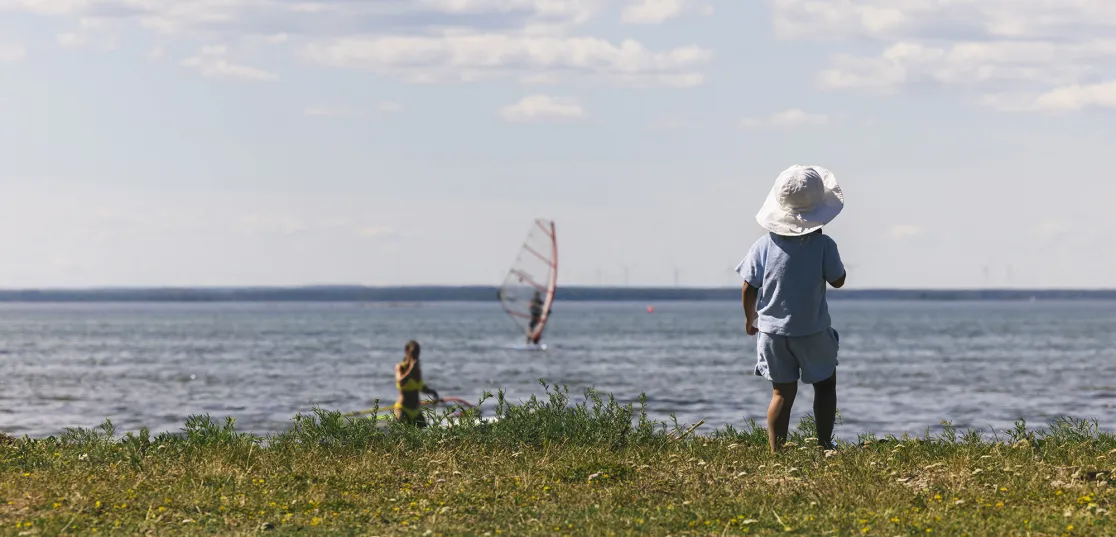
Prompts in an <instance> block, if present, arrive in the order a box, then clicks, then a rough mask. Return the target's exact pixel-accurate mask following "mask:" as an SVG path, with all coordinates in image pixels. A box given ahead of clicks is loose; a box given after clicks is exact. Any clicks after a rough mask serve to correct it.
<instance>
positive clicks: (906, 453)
mask: <svg viewBox="0 0 1116 537" xmlns="http://www.w3.org/2000/svg"><path fill="white" fill-rule="evenodd" d="M568 403H569V402H568V400H566V399H565V395H564V394H563V393H562V392H552V394H551V398H550V400H549V401H543V402H539V401H533V402H528V403H526V404H524V405H508V404H506V403H505V402H503V401H501V402H500V414H501V415H502V417H503V419H502V420H501V421H500V422H497V423H494V424H483V423H480V422H476V421H470V420H469V419H466V420H465V423H462V424H459V425H458V426H456V427H450V428H445V427H435V428H432V429H430V430H428V431H423V432H419V431H415V430H411V429H405V428H398V427H395V426H392V427H389V428H387V429H383V428H377V427H376V426H375V424H374V422H373V421H372V420H351V419H346V418H342V417H341V416H340V415H339V414H337V413H331V412H319V413H318V414H317V415H316V416H310V417H302V418H298V419H297V421H296V426H295V427H294V428H292V430H291V431H287V432H285V433H281V434H278V435H274V436H271V437H268V438H256V437H250V436H245V435H240V434H238V433H236V432H235V430H234V429H233V428H232V423H231V422H226V423H225V424H219V423H214V422H212V421H210V420H209V419H208V418H205V417H202V418H193V419H191V421H190V422H189V423H187V426H186V428H185V431H184V434H183V435H178V436H170V435H160V436H158V437H155V438H150V437H149V436H148V435H146V433H141V434H140V435H125V436H124V437H117V436H115V435H113V434H112V432H113V431H112V427H111V425H110V424H107V423H106V425H105V426H103V427H102V430H100V431H88V430H84V431H83V430H77V431H69V432H68V433H67V434H65V435H63V436H62V437H61V438H51V439H40V440H30V439H22V440H15V441H13V442H10V443H8V442H0V533H3V534H13V535H17V534H21V535H40V534H41V535H57V534H82V535H90V534H94V533H97V534H99V533H120V534H159V535H163V534H191V535H193V534H222V535H230V534H231V535H236V534H255V533H266V534H296V533H297V534H304V533H322V534H332V533H336V534H345V535H353V534H357V535H400V534H402V535H524V534H577V535H610V534H615V535H645V534H650V535H666V534H673V535H682V534H686V535H726V534H729V535H740V534H775V533H779V534H783V533H793V534H801V535H824V534H839V535H865V534H867V535H888V536H891V535H916V534H917V535H927V534H945V535H1106V534H1108V535H1111V534H1114V533H1116V524H1113V522H1112V518H1111V514H1110V512H1109V510H1110V509H1112V508H1113V502H1114V501H1116V493H1114V492H1113V487H1112V485H1113V484H1116V477H1114V476H1113V470H1116V438H1113V436H1111V435H1108V434H1105V433H1102V432H1100V431H1098V430H1097V428H1096V424H1095V423H1089V422H1081V421H1074V420H1060V421H1058V422H1055V423H1054V424H1052V425H1051V426H1050V427H1049V428H1048V429H1045V430H1043V431H1028V430H1027V429H1026V428H1025V427H1024V426H1023V424H1020V426H1019V427H1017V428H1016V429H1015V430H1012V431H1005V432H1004V434H1003V436H1002V437H1001V438H999V439H987V438H982V437H981V436H980V435H979V434H977V433H975V432H968V433H965V434H963V435H957V434H956V433H955V432H954V431H952V429H951V428H949V427H948V426H947V427H946V429H945V433H944V434H939V435H936V436H933V437H931V436H929V435H927V436H926V437H923V438H901V439H900V438H887V439H874V438H871V437H863V438H860V439H858V440H857V441H856V442H852V443H843V444H842V449H840V450H839V451H837V452H835V453H834V452H831V453H828V454H826V453H819V452H818V451H817V450H816V449H814V448H812V447H798V446H807V445H809V443H810V442H809V438H808V437H809V435H810V433H811V424H810V422H809V421H808V420H807V421H806V422H804V423H803V424H802V426H801V427H800V429H799V431H797V432H796V433H795V435H794V437H793V438H792V444H791V445H790V448H789V449H788V450H787V451H785V452H783V453H780V454H779V455H777V456H775V457H772V456H770V455H768V454H767V453H766V438H765V437H764V432H763V431H762V430H760V429H759V428H757V427H753V428H752V429H750V430H748V431H743V432H740V431H734V430H731V429H728V430H719V431H716V432H715V433H712V434H710V435H707V436H694V437H689V438H687V439H683V440H673V439H671V436H670V433H671V432H672V431H671V430H670V429H671V427H669V426H667V425H665V424H657V423H653V422H650V421H648V420H646V418H645V417H641V415H640V413H639V411H638V409H632V407H630V406H627V407H625V406H621V405H618V404H616V403H615V402H614V401H611V400H607V401H602V400H600V399H595V396H592V395H591V397H590V399H589V402H588V403H586V404H581V405H573V406H571V405H569V404H568ZM679 430H684V428H683V427H677V426H676V427H674V432H677V431H679Z"/></svg>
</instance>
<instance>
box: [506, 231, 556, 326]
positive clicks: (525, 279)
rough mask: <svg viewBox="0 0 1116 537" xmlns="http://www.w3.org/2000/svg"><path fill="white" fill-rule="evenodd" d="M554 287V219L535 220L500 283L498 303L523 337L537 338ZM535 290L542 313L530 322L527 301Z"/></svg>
mask: <svg viewBox="0 0 1116 537" xmlns="http://www.w3.org/2000/svg"><path fill="white" fill-rule="evenodd" d="M557 286H558V236H557V233H556V232H555V228H554V222H552V221H550V220H542V219H540V220H535V222H534V224H532V225H531V229H530V231H529V232H528V233H527V240H525V241H523V246H522V247H520V249H519V253H518V254H517V255H516V257H515V262H514V263H512V266H511V269H509V270H508V275H507V277H505V278H504V284H503V285H501V286H500V294H499V296H500V304H501V306H503V308H504V311H505V312H507V314H508V317H511V319H512V320H513V321H515V324H516V325H517V326H519V328H520V329H521V330H522V331H523V334H524V335H525V336H527V339H529V340H533V339H536V338H538V337H539V336H540V335H541V334H542V332H543V329H544V328H545V327H546V322H547V320H548V319H549V318H550V306H551V304H553V303H554V290H555V289H556V288H557ZM536 293H537V294H538V296H539V297H540V298H541V299H542V314H541V315H540V316H539V318H538V320H537V322H535V324H534V326H532V324H531V320H532V315H531V303H532V301H533V300H534V298H535V296H536Z"/></svg>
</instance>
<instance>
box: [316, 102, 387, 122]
mask: <svg viewBox="0 0 1116 537" xmlns="http://www.w3.org/2000/svg"><path fill="white" fill-rule="evenodd" d="M402 111H403V105H402V104H400V103H397V102H394V101H382V102H380V103H377V104H376V105H375V106H374V107H371V108H368V107H363V108H362V107H356V106H350V105H344V104H342V105H336V104H317V105H312V106H307V107H306V108H305V109H303V111H302V115H304V116H307V117H345V118H367V117H374V116H383V115H387V114H396V113H399V112H402Z"/></svg>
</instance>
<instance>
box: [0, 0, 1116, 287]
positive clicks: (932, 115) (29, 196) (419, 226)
mask: <svg viewBox="0 0 1116 537" xmlns="http://www.w3.org/2000/svg"><path fill="white" fill-rule="evenodd" d="M1113 36H1116V2H1112V1H1111V0H1061V1H1057V2H1054V1H1051V0H944V1H943V0H762V1H761V0H731V1H729V0H719V1H718V0H190V1H188V2H187V1H182V0H0V144H2V147H3V148H4V150H3V152H2V155H3V156H2V158H0V251H2V252H3V253H4V255H3V257H2V259H0V287H3V288H28V287H56V288H74V287H99V286H154V285H158V286H162V285H168V286H224V285H302V284H365V285H401V284H490V285H496V284H499V282H500V281H502V279H503V276H504V274H505V272H506V271H507V269H508V267H509V265H510V264H511V262H512V260H513V258H514V257H515V254H516V251H517V250H518V247H519V244H520V243H521V242H522V240H523V238H524V237H525V235H526V233H527V231H528V228H529V227H530V225H531V222H532V220H533V219H534V218H551V219H554V220H555V221H556V223H557V230H558V237H559V251H560V254H559V255H560V269H559V284H560V285H563V284H565V285H578V284H586V285H594V284H604V285H618V284H624V283H628V284H631V285H656V286H658V285H667V286H669V285H673V284H674V282H675V279H676V277H677V281H678V282H679V284H681V285H684V286H721V285H738V284H739V280H738V277H736V276H735V275H734V274H733V273H732V269H733V267H734V266H735V265H736V263H737V262H738V261H739V260H740V259H741V258H742V257H743V256H744V254H745V253H746V252H747V249H748V247H749V246H750V244H751V243H752V242H753V241H754V240H755V239H756V238H758V237H759V236H760V235H761V233H763V231H762V229H761V228H760V227H759V225H758V224H757V223H756V221H755V214H756V212H757V211H758V210H759V208H760V206H761V204H762V203H763V200H764V198H765V197H766V195H767V193H768V191H769V190H770V188H771V184H772V183H773V181H774V179H775V178H776V176H778V174H779V172H781V171H782V170H784V169H785V168H787V167H789V166H791V165H793V164H807V165H821V166H825V167H827V168H829V169H830V170H832V171H833V172H834V173H835V175H836V177H837V179H838V181H839V182H840V184H841V186H842V189H843V190H844V193H845V197H846V205H845V210H844V212H843V213H842V214H841V215H840V216H839V217H838V218H837V219H836V220H835V221H834V222H833V223H832V224H831V225H830V226H828V227H827V229H826V232H827V233H829V234H830V235H832V236H833V237H834V238H835V240H836V241H837V243H838V245H839V246H840V248H841V252H842V255H843V257H844V259H845V262H846V264H847V266H848V269H849V277H848V285H849V287H850V288H880V287H906V288H974V287H989V286H991V287H1047V288H1064V287H1087V288H1095V287H1112V286H1113V281H1114V280H1113V278H1114V277H1113V274H1116V248H1112V247H1111V243H1112V239H1111V237H1110V235H1109V227H1110V226H1111V225H1112V224H1113V223H1114V216H1113V212H1112V209H1111V207H1112V200H1113V199H1116V176H1114V174H1113V171H1112V168H1111V166H1110V165H1109V159H1108V157H1109V155H1110V151H1106V150H1105V149H1104V148H1105V147H1111V145H1112V140H1114V139H1116V122H1114V120H1116V110H1114V109H1116V37H1113ZM625 274H627V277H625Z"/></svg>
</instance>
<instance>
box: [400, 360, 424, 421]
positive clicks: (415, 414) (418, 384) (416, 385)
mask: <svg viewBox="0 0 1116 537" xmlns="http://www.w3.org/2000/svg"><path fill="white" fill-rule="evenodd" d="M399 365H403V364H399ZM395 387H396V388H399V391H401V392H418V391H422V389H423V388H425V387H426V385H425V384H424V383H423V382H422V381H421V380H415V379H413V378H408V379H407V380H405V381H403V383H402V384H400V383H398V382H396V383H395ZM395 408H397V409H399V410H401V411H402V412H403V415H404V416H406V417H407V419H408V420H409V421H412V422H414V421H419V419H420V418H422V406H421V404H420V406H419V407H418V408H407V407H405V406H403V403H402V402H397V403H395Z"/></svg>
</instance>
